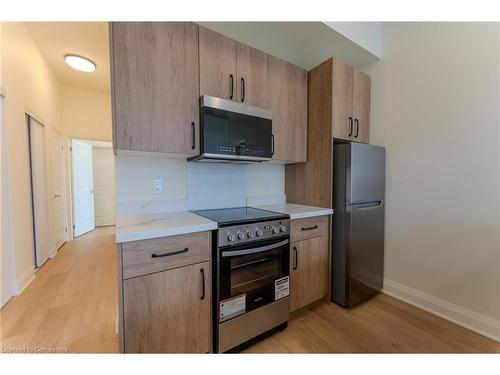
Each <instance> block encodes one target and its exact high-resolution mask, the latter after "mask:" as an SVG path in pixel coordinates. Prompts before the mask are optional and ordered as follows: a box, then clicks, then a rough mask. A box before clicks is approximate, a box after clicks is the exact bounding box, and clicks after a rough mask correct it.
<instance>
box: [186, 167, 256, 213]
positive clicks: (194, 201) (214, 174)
mask: <svg viewBox="0 0 500 375" xmlns="http://www.w3.org/2000/svg"><path fill="white" fill-rule="evenodd" d="M245 167H246V166H245V165H239V164H202V163H188V165H187V207H188V209H189V210H200V209H210V208H227V207H241V206H245V205H246V178H245V176H246V175H245Z"/></svg>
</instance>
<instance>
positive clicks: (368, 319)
mask: <svg viewBox="0 0 500 375" xmlns="http://www.w3.org/2000/svg"><path fill="white" fill-rule="evenodd" d="M115 257H116V247H115V243H114V227H105V228H98V229H96V230H94V231H93V232H91V233H88V234H85V235H83V236H81V237H78V238H77V239H75V240H73V241H71V242H69V243H67V244H65V245H64V246H63V248H62V249H61V250H60V251H59V253H58V254H57V256H56V257H54V258H53V259H51V260H49V261H48V262H47V263H46V264H45V265H44V266H43V267H42V268H41V269H40V270H39V271H38V272H37V274H36V277H35V280H34V281H33V282H32V283H31V285H29V286H28V288H27V289H26V290H25V291H24V292H23V293H22V295H21V296H19V297H16V298H14V299H12V300H11V301H10V302H9V303H8V304H7V305H6V306H4V308H3V309H2V310H1V311H0V346H1V347H2V351H3V352H6V351H9V349H10V348H19V349H20V350H21V351H23V350H24V348H31V350H39V351H42V352H47V351H51V350H52V351H54V350H58V349H60V351H62V352H65V351H67V352H72V353H83V352H91V353H113V352H118V338H117V336H116V335H115V324H116V322H115V319H116V304H117V291H116V260H115ZM37 348H39V349H37ZM246 352H249V353H474V352H480V353H485V352H490V353H500V344H498V343H496V342H495V341H493V340H490V339H488V338H486V337H483V336H481V335H478V334H476V333H474V332H471V331H469V330H467V329H465V328H462V327H460V326H457V325H455V324H453V323H450V322H448V321H446V320H444V319H441V318H439V317H437V316H435V315H432V314H429V313H427V312H425V311H423V310H420V309H418V308H416V307H414V306H411V305H409V304H407V303H404V302H401V301H399V300H397V299H395V298H392V297H390V296H387V295H384V294H379V295H378V296H376V297H374V298H372V299H371V300H369V301H367V302H366V303H364V304H362V305H360V306H358V307H356V308H353V309H343V308H341V307H339V306H337V305H335V304H328V303H325V302H319V303H316V304H315V305H313V306H311V307H309V308H307V309H305V310H303V311H300V312H298V313H296V314H294V315H293V317H292V319H291V321H290V323H289V326H288V328H287V329H286V330H285V331H283V332H280V333H277V334H275V335H273V336H271V337H269V338H267V339H266V340H264V341H261V342H259V343H257V344H256V345H254V346H252V347H250V348H249V349H247V350H246Z"/></svg>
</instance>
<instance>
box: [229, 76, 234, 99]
mask: <svg viewBox="0 0 500 375" xmlns="http://www.w3.org/2000/svg"><path fill="white" fill-rule="evenodd" d="M229 92H230V94H229V99H233V93H234V77H233V75H232V74H230V75H229Z"/></svg>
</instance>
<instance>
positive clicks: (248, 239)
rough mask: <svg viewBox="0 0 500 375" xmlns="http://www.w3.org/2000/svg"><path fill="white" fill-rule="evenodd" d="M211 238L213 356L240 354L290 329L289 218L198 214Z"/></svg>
mask: <svg viewBox="0 0 500 375" xmlns="http://www.w3.org/2000/svg"><path fill="white" fill-rule="evenodd" d="M195 213H196V214H198V215H201V216H204V217H206V218H208V219H211V220H213V221H216V222H217V223H218V227H219V229H218V230H216V231H214V235H213V249H212V251H213V253H212V264H213V268H214V269H213V275H214V280H213V283H212V285H213V291H212V293H213V294H212V296H213V301H214V305H213V322H214V326H213V332H214V352H218V353H224V352H230V351H239V350H241V349H243V348H244V347H247V346H248V345H249V344H251V343H253V342H255V341H257V340H259V339H261V338H263V337H265V336H268V335H269V334H271V333H274V332H276V331H278V330H283V329H284V328H285V327H286V326H287V322H288V318H289V311H290V298H289V264H290V229H289V216H287V215H283V214H279V213H275V212H271V211H266V210H259V209H256V208H251V207H241V208H229V209H222V210H205V211H195Z"/></svg>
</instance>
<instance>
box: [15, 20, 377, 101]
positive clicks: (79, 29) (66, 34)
mask: <svg viewBox="0 0 500 375" xmlns="http://www.w3.org/2000/svg"><path fill="white" fill-rule="evenodd" d="M199 24H200V25H203V26H206V27H208V28H210V29H212V30H215V31H218V32H220V33H222V34H224V35H227V36H229V37H231V38H234V39H236V40H238V41H240V42H242V43H246V44H248V45H250V46H252V47H255V48H258V49H260V50H262V51H264V52H267V53H269V54H272V55H274V56H276V57H278V58H281V59H283V60H285V61H288V62H291V63H292V64H295V65H298V66H300V67H302V68H304V69H307V70H309V69H311V68H313V67H314V66H316V65H318V64H319V63H321V62H323V61H324V60H326V59H327V58H329V57H331V56H334V57H337V58H339V59H340V60H343V61H344V62H346V63H348V64H351V65H353V66H354V67H357V68H358V67H362V66H366V65H368V64H370V63H373V62H374V61H376V60H378V57H377V56H375V55H373V54H372V53H370V52H369V51H368V50H366V49H364V48H362V47H361V46H360V45H358V44H356V43H354V42H353V41H352V40H350V39H348V38H347V37H345V36H344V35H342V34H341V33H340V32H338V31H336V30H334V29H333V28H332V27H333V26H329V25H327V24H325V23H323V22H199ZM25 25H26V27H27V29H28V31H29V32H30V34H31V36H32V38H33V40H34V41H35V43H36V44H37V45H38V47H39V48H40V51H41V52H42V54H43V55H44V57H45V58H46V60H47V61H48V63H49V64H50V65H51V67H52V69H53V70H54V72H55V74H56V75H57V77H58V79H59V80H60V81H61V82H62V83H64V84H67V85H71V86H77V87H81V88H86V89H92V90H99V91H105V92H108V91H110V72H109V66H110V65H109V64H110V63H109V40H108V23H107V22H26V23H25ZM350 27H351V29H352V28H354V29H355V30H356V29H357V25H356V24H355V23H353V25H350ZM68 53H72V54H77V55H81V56H84V57H87V58H89V59H91V60H92V61H94V62H95V63H96V65H97V68H96V71H95V72H92V73H84V72H80V71H77V70H75V69H72V68H70V67H69V66H68V65H67V64H66V63H65V61H64V55H65V54H68Z"/></svg>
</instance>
